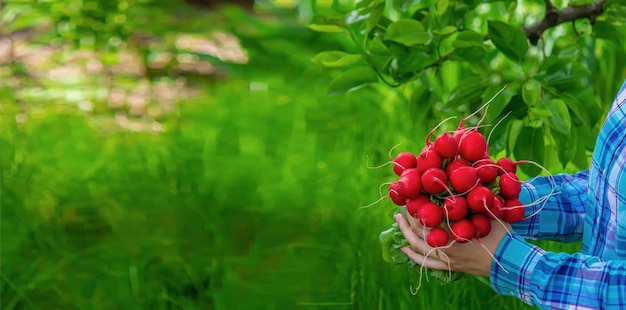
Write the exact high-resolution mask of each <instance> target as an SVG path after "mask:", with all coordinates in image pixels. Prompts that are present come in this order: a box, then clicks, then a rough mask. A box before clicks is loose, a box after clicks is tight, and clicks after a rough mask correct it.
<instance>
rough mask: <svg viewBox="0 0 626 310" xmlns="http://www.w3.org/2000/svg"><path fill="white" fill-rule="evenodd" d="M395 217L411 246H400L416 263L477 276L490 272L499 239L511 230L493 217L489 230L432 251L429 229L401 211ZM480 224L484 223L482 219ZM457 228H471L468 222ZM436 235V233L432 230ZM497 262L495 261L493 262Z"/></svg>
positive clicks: (487, 274)
mask: <svg viewBox="0 0 626 310" xmlns="http://www.w3.org/2000/svg"><path fill="white" fill-rule="evenodd" d="M394 219H395V220H396V222H397V223H398V226H399V229H400V230H401V231H402V234H403V235H404V237H405V238H406V240H407V241H408V243H409V245H410V247H402V248H401V249H400V250H401V251H402V252H403V253H404V254H406V255H407V256H408V257H409V258H410V259H411V260H413V261H414V262H417V263H419V264H420V265H421V266H423V267H424V268H428V269H436V270H451V271H458V272H463V273H467V274H471V275H476V276H485V277H488V276H489V272H490V270H491V265H492V263H493V256H491V255H490V253H493V252H495V250H496V248H497V247H498V244H499V243H500V240H502V238H503V237H504V236H505V235H506V234H507V233H508V232H509V231H510V230H511V227H510V225H508V224H504V225H505V226H503V225H501V223H499V222H498V221H496V220H495V219H492V220H490V221H489V225H490V226H491V231H490V232H489V234H487V235H486V236H484V237H483V238H481V239H480V243H478V242H477V240H473V241H470V242H464V243H454V244H451V245H450V246H448V247H443V248H441V249H438V250H437V252H438V253H436V254H435V255H432V253H433V247H432V246H430V245H429V244H428V242H427V238H428V236H429V235H430V234H429V233H430V229H427V228H425V227H424V226H422V225H421V224H420V223H419V221H418V220H417V219H415V218H413V217H411V218H409V221H408V222H407V219H406V218H405V217H404V216H402V215H401V214H396V215H395V216H394ZM483 225H485V224H484V223H483ZM458 229H472V228H471V226H469V225H466V226H459V228H458ZM435 235H436V234H435ZM496 263H497V262H496Z"/></svg>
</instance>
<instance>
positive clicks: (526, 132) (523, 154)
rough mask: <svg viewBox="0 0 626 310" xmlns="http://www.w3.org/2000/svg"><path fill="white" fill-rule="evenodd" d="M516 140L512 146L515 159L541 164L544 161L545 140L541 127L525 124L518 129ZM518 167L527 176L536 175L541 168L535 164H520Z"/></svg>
mask: <svg viewBox="0 0 626 310" xmlns="http://www.w3.org/2000/svg"><path fill="white" fill-rule="evenodd" d="M517 141H519V142H521V143H515V145H514V147H513V155H514V157H515V159H516V160H532V161H535V162H536V163H538V164H540V165H542V164H543V162H544V154H545V142H544V138H543V129H542V128H541V127H538V128H535V127H530V126H525V127H523V128H521V130H520V131H519V136H518V138H517ZM519 168H520V169H521V170H522V172H524V173H525V174H527V175H528V176H531V177H532V176H536V175H538V174H539V173H540V172H541V168H539V167H537V166H535V165H520V166H519Z"/></svg>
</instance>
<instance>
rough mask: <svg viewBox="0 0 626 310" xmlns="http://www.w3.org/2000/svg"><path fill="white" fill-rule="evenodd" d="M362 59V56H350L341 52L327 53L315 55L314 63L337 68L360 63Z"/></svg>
mask: <svg viewBox="0 0 626 310" xmlns="http://www.w3.org/2000/svg"><path fill="white" fill-rule="evenodd" d="M361 59H362V56H361V55H360V54H348V53H345V52H340V51H325V52H321V53H319V54H317V55H315V57H313V59H312V60H313V61H314V62H317V63H321V64H322V65H324V66H325V67H328V68H337V67H344V66H348V65H352V64H355V63H358V62H359V61H361Z"/></svg>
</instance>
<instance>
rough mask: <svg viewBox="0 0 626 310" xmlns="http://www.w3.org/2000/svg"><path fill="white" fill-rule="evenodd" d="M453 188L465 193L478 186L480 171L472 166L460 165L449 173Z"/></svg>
mask: <svg viewBox="0 0 626 310" xmlns="http://www.w3.org/2000/svg"><path fill="white" fill-rule="evenodd" d="M449 178H450V184H451V185H452V189H454V191H455V192H457V193H465V192H467V191H469V190H470V189H472V187H474V186H476V183H477V182H478V173H477V172H476V169H475V168H474V167H471V166H464V167H459V168H457V169H455V170H454V171H452V172H451V173H450V175H449Z"/></svg>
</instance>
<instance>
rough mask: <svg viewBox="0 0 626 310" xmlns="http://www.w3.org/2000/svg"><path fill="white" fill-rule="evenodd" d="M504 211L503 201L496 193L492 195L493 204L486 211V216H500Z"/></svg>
mask: <svg viewBox="0 0 626 310" xmlns="http://www.w3.org/2000/svg"><path fill="white" fill-rule="evenodd" d="M503 212H504V201H503V200H502V198H501V197H500V196H498V195H494V197H493V205H492V206H491V208H489V210H488V211H487V216H488V217H489V218H496V217H497V218H500V217H502V213H503Z"/></svg>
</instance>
